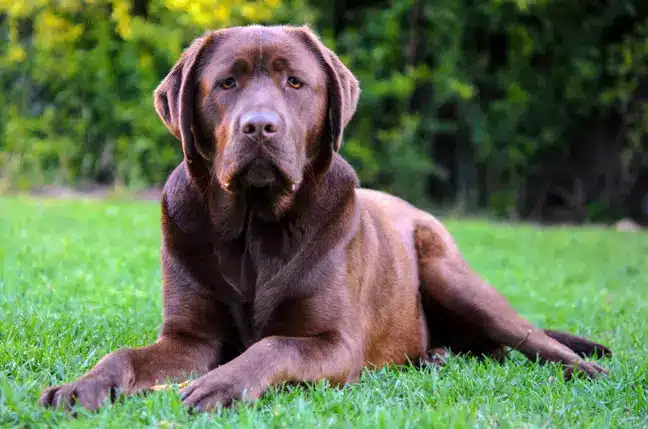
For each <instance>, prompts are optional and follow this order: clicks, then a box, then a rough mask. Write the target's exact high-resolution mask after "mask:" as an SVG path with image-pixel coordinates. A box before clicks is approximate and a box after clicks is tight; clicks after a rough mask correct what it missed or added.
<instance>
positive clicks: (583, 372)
mask: <svg viewBox="0 0 648 429" xmlns="http://www.w3.org/2000/svg"><path fill="white" fill-rule="evenodd" d="M607 375H608V370H607V369H605V368H604V367H602V366H601V365H599V364H597V363H596V362H585V361H581V362H578V363H576V364H574V365H569V366H566V367H565V379H566V380H570V379H572V378H574V377H578V376H584V377H586V378H598V377H602V376H607Z"/></svg>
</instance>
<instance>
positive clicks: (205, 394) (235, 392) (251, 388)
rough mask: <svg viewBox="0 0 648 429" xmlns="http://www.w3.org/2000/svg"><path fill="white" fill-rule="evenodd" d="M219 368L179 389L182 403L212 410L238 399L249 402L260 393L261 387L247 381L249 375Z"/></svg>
mask: <svg viewBox="0 0 648 429" xmlns="http://www.w3.org/2000/svg"><path fill="white" fill-rule="evenodd" d="M221 369H222V370H221ZM221 369H215V370H213V371H211V372H210V373H208V374H205V375H204V376H202V377H200V378H199V379H197V380H196V381H194V382H192V383H191V384H189V385H188V386H187V387H185V388H184V389H182V390H180V399H181V400H182V403H183V404H185V405H186V406H188V407H189V408H191V409H192V410H194V411H212V410H215V409H217V408H218V407H228V406H230V405H232V404H233V403H234V402H235V401H239V400H243V401H250V402H251V401H254V400H256V399H257V398H258V397H259V396H260V395H261V389H260V388H258V387H256V383H255V382H253V381H249V377H247V376H245V375H237V374H235V373H232V372H230V371H226V370H225V368H221Z"/></svg>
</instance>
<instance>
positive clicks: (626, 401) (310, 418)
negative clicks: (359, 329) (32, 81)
mask: <svg viewBox="0 0 648 429" xmlns="http://www.w3.org/2000/svg"><path fill="white" fill-rule="evenodd" d="M448 226H449V228H450V230H451V231H452V232H453V233H454V235H455V237H456V239H457V241H458V242H459V245H460V247H461V248H462V249H463V251H464V254H465V256H466V258H467V259H468V261H469V262H470V263H471V264H472V265H473V267H474V268H475V269H476V270H477V271H478V272H480V273H481V274H482V275H483V276H484V277H485V278H486V279H487V280H488V281H489V282H491V283H492V284H494V285H496V286H497V287H498V289H499V290H500V291H502V292H503V293H504V294H505V295H506V296H507V297H508V298H509V300H510V301H511V303H512V304H513V305H514V307H515V308H517V309H518V310H519V311H520V312H521V313H522V314H523V315H524V316H525V317H527V318H529V319H530V320H531V321H533V322H534V323H536V324H538V325H540V326H542V327H552V328H557V329H563V330H569V331H572V332H574V333H577V334H580V335H584V336H587V337H591V338H592V339H594V340H597V341H600V342H602V343H604V344H607V345H609V346H610V347H611V348H612V349H613V351H614V353H615V354H614V356H613V358H611V359H609V360H605V361H604V362H603V363H604V365H605V366H606V367H607V368H608V369H609V370H610V376H609V377H608V378H607V379H603V380H597V381H594V382H588V381H581V380H575V381H573V382H568V383H565V382H564V381H562V380H561V378H560V375H559V374H560V371H559V369H558V367H557V366H538V365H536V364H534V363H531V362H529V361H527V360H525V359H524V358H522V357H521V356H520V355H518V354H517V353H512V358H511V359H510V360H509V361H508V362H507V363H505V364H504V365H498V364H495V363H493V362H489V361H487V362H484V363H479V362H476V361H474V360H471V359H466V358H454V359H451V360H450V362H449V364H448V365H447V366H446V367H445V368H443V369H441V370H438V369H425V370H415V369H412V368H391V369H384V370H381V371H377V372H365V373H364V374H363V376H362V378H361V380H360V382H359V383H357V384H354V385H349V386H346V387H344V388H342V389H333V388H326V386H324V385H323V384H319V385H315V386H312V387H308V388H307V387H289V388H285V389H283V390H281V389H276V390H273V391H271V392H269V393H268V394H267V395H266V396H264V397H263V398H262V400H261V401H259V402H257V403H256V404H254V405H253V406H245V407H239V408H236V409H228V410H224V411H220V412H218V413H214V414H201V415H190V414H189V413H187V412H186V410H185V409H184V408H183V407H182V406H181V404H180V401H179V400H178V397H177V394H176V392H174V391H165V392H158V393H154V394H150V395H147V396H138V397H132V398H127V399H125V400H122V401H119V402H118V403H116V404H114V405H113V406H111V407H108V408H105V409H103V410H102V411H100V412H98V413H95V414H88V413H84V412H81V413H80V415H79V416H78V418H76V419H72V418H71V417H70V416H68V415H66V414H65V413H62V412H58V411H51V410H44V409H41V408H39V407H38V406H37V405H36V401H37V398H38V396H39V394H40V392H41V390H42V389H43V388H44V387H46V386H48V385H50V384H53V383H61V382H67V381H72V380H73V379H74V378H76V377H77V376H79V375H81V374H82V373H83V372H85V371H86V370H88V369H90V368H91V367H92V366H93V365H94V364H95V363H96V361H97V360H98V359H99V358H100V357H101V356H102V355H104V354H105V353H108V352H109V351H111V350H114V349H116V348H118V347H123V346H140V345H145V344H147V343H149V342H151V341H153V340H154V339H155V337H156V333H157V328H158V326H159V324H160V322H161V297H160V269H159V248H160V233H159V207H158V205H157V204H154V203H150V202H124V201H85V202H84V201H58V200H35V199H28V198H17V197H12V198H2V199H0V229H1V231H2V240H1V241H0V259H2V271H1V273H0V426H2V427H16V426H18V427H44V426H62V427H88V428H90V427H92V428H95V427H114V428H129V427H140V426H141V427H166V428H170V427H207V426H209V427H213V426H215V427H250V428H262V427H291V428H301V427H336V428H337V427H368V428H392V427H439V428H441V427H458V428H461V427H469V428H472V427H503V428H507V427H511V428H519V427H566V428H581V427H591V428H604V427H624V428H625V427H648V394H647V393H646V389H647V388H648V359H647V358H646V356H647V355H648V326H647V325H648V263H647V260H648V259H647V258H648V233H643V234H628V233H621V232H616V231H612V230H605V229H601V228H587V229H585V228H581V229H579V228H551V229H543V228H539V227H533V226H528V225H516V226H512V225H505V224H492V223H487V222H485V221H449V222H448Z"/></svg>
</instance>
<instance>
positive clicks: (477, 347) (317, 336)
mask: <svg viewBox="0 0 648 429" xmlns="http://www.w3.org/2000/svg"><path fill="white" fill-rule="evenodd" d="M358 96H359V86H358V82H357V80H356V78H355V77H354V75H353V74H352V73H351V72H350V71H349V70H348V69H347V67H345V66H344V64H342V62H341V61H340V60H339V59H338V57H337V56H336V55H335V53H333V52H332V51H331V50H329V49H327V48H326V47H325V46H324V45H323V44H322V43H321V42H320V41H319V40H318V38H317V37H316V36H315V35H314V34H313V33H312V32H311V31H310V30H309V29H307V28H301V27H300V28H295V27H261V26H250V27H236V28H229V29H225V30H221V31H214V32H209V33H207V34H206V35H204V36H203V37H201V38H199V39H197V40H196V41H195V42H194V43H193V44H192V45H191V46H190V47H189V48H188V49H187V50H186V51H185V52H184V53H183V55H182V57H181V58H180V59H179V61H178V62H177V64H176V65H175V66H174V67H173V68H172V70H171V71H170V72H169V74H168V75H167V76H166V78H165V79H164V80H163V81H162V83H161V84H160V86H159V87H158V88H157V90H156V91H155V107H156V110H157V112H158V114H159V116H160V117H161V119H162V121H163V122H164V124H165V125H166V126H167V128H168V129H169V131H170V132H171V133H172V134H173V135H174V136H175V137H177V138H178V139H179V140H180V141H181V143H182V148H183V152H184V160H183V162H182V163H181V164H180V165H179V166H178V167H177V168H176V169H175V170H174V171H173V172H172V173H171V175H170V177H169V179H168V181H167V183H166V185H165V188H164V193H163V196H162V234H163V244H162V252H161V259H162V277H163V289H164V322H163V325H162V328H161V331H160V335H159V338H158V340H157V341H156V342H155V343H154V344H151V345H149V346H146V347H142V348H137V349H120V350H117V351H115V352H113V353H110V354H109V355H107V356H105V357H104V358H103V359H101V360H100V361H99V363H98V364H97V365H96V366H95V367H94V368H93V369H92V370H91V371H89V372H88V373H87V374H85V375H84V376H82V377H81V378H79V379H78V380H77V381H75V382H73V383H70V384H65V385H62V386H56V387H51V388H49V389H47V390H45V391H44V393H43V395H42V397H41V404H43V405H46V406H70V405H72V404H74V403H77V404H80V405H82V406H83V407H86V408H88V409H96V408H98V407H100V406H101V405H102V404H103V403H104V402H106V401H107V400H108V399H110V398H114V396H115V394H116V393H117V392H122V393H126V394H130V393H134V392H138V391H144V390H148V389H151V388H152V387H153V386H155V385H156V384H158V383H161V382H163V381H164V380H167V379H175V378H179V379H181V380H184V379H186V378H187V376H188V375H189V374H190V373H195V374H198V375H200V378H197V379H196V380H195V381H193V382H191V383H189V384H188V385H186V386H185V387H183V388H182V390H181V396H182V400H183V402H184V403H185V404H186V405H187V406H189V407H192V408H194V409H200V410H211V409H214V408H215V407H218V406H227V405H229V404H231V403H232V402H233V401H235V400H240V399H248V400H254V399H256V398H258V397H259V396H260V395H262V394H263V392H264V391H265V390H266V389H267V388H268V387H269V386H272V385H278V384H281V383H286V382H304V381H316V380H321V379H327V380H329V381H330V382H331V383H332V384H338V385H339V384H344V383H348V382H352V381H354V380H357V378H358V376H359V374H360V371H361V370H362V369H363V368H366V367H372V368H375V367H381V366H384V365H388V364H404V363H406V362H408V361H414V362H417V361H418V362H428V361H436V362H438V361H440V359H437V358H438V357H439V356H440V354H442V353H444V351H445V350H448V349H449V350H451V351H452V352H456V353H470V354H473V355H478V356H490V357H494V358H502V357H503V356H504V355H505V353H504V351H505V348H506V347H512V348H514V349H517V350H519V351H520V352H522V353H523V354H524V355H526V356H527V357H528V358H529V359H534V360H535V359H539V360H540V361H542V362H559V363H561V364H562V365H563V366H564V368H565V371H566V375H567V376H571V375H572V374H573V373H575V372H578V373H581V374H583V375H585V376H588V377H594V376H597V375H600V374H604V373H605V372H606V371H605V369H604V368H603V367H601V366H600V365H598V364H597V363H594V362H589V361H584V360H583V359H582V357H591V356H594V355H598V356H606V355H610V351H609V350H608V349H607V348H606V347H604V346H602V345H599V344H596V343H593V342H590V341H588V340H586V339H583V338H580V337H577V336H574V335H571V334H568V333H563V332H556V331H549V330H543V329H538V328H536V327H535V326H533V325H531V324H530V323H529V322H527V321H526V320H524V319H523V318H521V317H520V316H519V315H518V314H517V313H516V312H515V311H514V310H513V308H511V306H510V305H509V304H508V302H507V301H506V299H505V298H504V297H503V296H502V295H501V294H499V293H498V292H497V291H496V290H495V289H494V288H493V287H491V286H490V285H488V284H486V283H485V282H484V281H483V280H482V279H481V278H480V277H479V276H478V275H477V274H475V273H474V272H473V271H472V270H471V269H470V267H469V266H468V265H467V264H466V262H465V261H464V259H463V258H462V255H461V253H460V251H459V249H458V248H457V245H456V244H455V242H454V240H453V238H452V237H451V236H450V234H449V233H448V231H447V230H446V229H445V228H444V227H443V225H442V224H441V223H440V222H439V221H438V220H436V219H435V218H434V217H433V216H431V215H430V214H428V213H426V212H423V211H421V210H419V209H417V208H415V207H413V206H412V205H410V204H408V203H407V202H405V201H403V200H400V199H398V198H396V197H394V196H391V195H388V194H385V193H382V192H377V191H372V190H367V189H360V188H359V187H358V180H357V177H356V174H355V172H354V170H353V169H352V167H351V166H350V165H349V164H348V163H347V162H346V161H345V160H344V159H342V158H341V157H340V156H339V155H338V151H339V149H340V146H341V144H342V134H343V131H344V128H345V127H346V125H347V124H348V123H349V121H350V120H351V118H352V116H353V114H354V112H355V109H356V103H357V101H358ZM155 388H157V387H155Z"/></svg>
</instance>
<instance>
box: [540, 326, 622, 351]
mask: <svg viewBox="0 0 648 429" xmlns="http://www.w3.org/2000/svg"><path fill="white" fill-rule="evenodd" d="M544 333H545V334H547V336H549V337H551V338H553V339H554V340H556V341H558V342H559V343H561V344H564V345H566V346H567V347H569V348H570V349H572V350H573V351H574V353H576V354H578V355H580V356H583V357H593V356H598V357H609V356H612V350H610V349H609V348H608V347H606V346H604V345H602V344H598V343H595V342H592V341H590V340H587V339H585V338H582V337H579V336H576V335H572V334H569V333H567V332H561V331H553V330H551V329H545V330H544Z"/></svg>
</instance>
